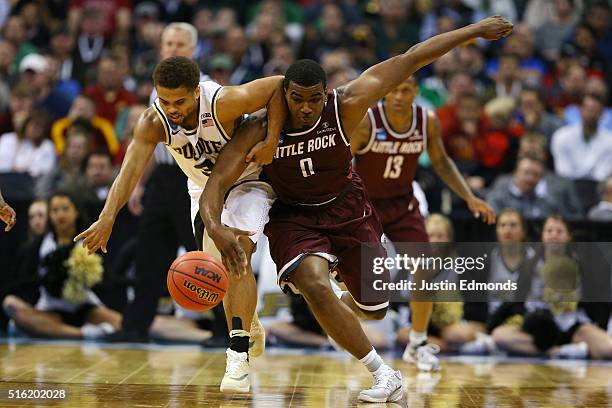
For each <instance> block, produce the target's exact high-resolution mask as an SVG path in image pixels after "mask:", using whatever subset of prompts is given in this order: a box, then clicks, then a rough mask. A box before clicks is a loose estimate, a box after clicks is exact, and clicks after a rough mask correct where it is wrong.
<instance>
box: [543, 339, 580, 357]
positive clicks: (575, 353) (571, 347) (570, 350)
mask: <svg viewBox="0 0 612 408" xmlns="http://www.w3.org/2000/svg"><path fill="white" fill-rule="evenodd" d="M588 356H589V346H588V344H587V343H586V342H584V341H581V342H579V343H569V344H564V345H562V346H561V347H559V350H558V351H557V352H556V353H554V354H551V357H553V358H555V357H557V358H587V357H588Z"/></svg>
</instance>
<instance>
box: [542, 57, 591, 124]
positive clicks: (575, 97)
mask: <svg viewBox="0 0 612 408" xmlns="http://www.w3.org/2000/svg"><path fill="white" fill-rule="evenodd" d="M564 64H566V65H567V67H563V66H561V65H562V64H561V61H560V62H558V63H557V68H558V69H559V72H557V73H556V75H555V80H554V82H552V83H550V84H549V85H548V87H547V95H546V105H547V106H549V107H550V108H551V109H552V111H553V112H554V113H557V114H559V115H561V113H562V112H563V110H564V109H565V108H566V107H567V106H568V105H572V104H580V102H581V101H582V97H583V95H584V84H585V82H586V81H587V78H588V77H587V72H586V70H585V69H584V67H583V66H582V65H580V64H579V63H578V62H577V61H576V60H575V59H571V60H570V61H565V62H564Z"/></svg>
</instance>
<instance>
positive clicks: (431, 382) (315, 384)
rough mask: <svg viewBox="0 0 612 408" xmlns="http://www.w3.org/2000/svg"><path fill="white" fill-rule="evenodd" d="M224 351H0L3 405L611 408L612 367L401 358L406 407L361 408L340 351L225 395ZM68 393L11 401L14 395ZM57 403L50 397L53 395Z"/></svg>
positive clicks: (43, 346) (300, 356)
mask: <svg viewBox="0 0 612 408" xmlns="http://www.w3.org/2000/svg"><path fill="white" fill-rule="evenodd" d="M224 365H225V354H224V353H223V351H214V352H204V351H202V350H200V349H199V348H197V347H195V346H193V347H192V346H183V347H176V346H172V347H171V346H153V345H151V346H140V347H137V348H135V347H131V348H126V347H125V346H121V345H97V344H91V343H89V344H88V343H76V342H74V343H63V342H59V343H39V344H28V343H26V344H15V343H9V344H6V343H5V344H0V407H17V406H22V407H48V406H55V407H164V408H165V407H200V406H201V407H257V408H259V407H317V408H318V407H330V408H332V407H333V408H335V407H355V406H375V407H381V406H389V407H405V406H409V407H411V408H413V407H440V408H441V407H445V408H446V407H551V408H552V407H585V408H586V407H589V408H591V407H612V363H597V362H593V363H588V362H584V361H560V362H552V361H537V360H512V359H505V358H492V357H480V358H476V357H472V358H465V357H454V358H453V357H448V358H445V359H444V361H443V369H442V371H441V373H439V374H423V373H421V374H418V373H417V372H416V370H415V369H414V368H413V367H412V366H410V365H408V364H405V363H403V362H401V361H400V360H395V361H394V365H395V366H396V367H397V368H399V369H401V370H402V373H403V376H404V384H405V388H406V396H405V398H404V400H403V401H401V403H400V404H374V405H372V404H358V403H357V394H358V392H359V390H360V389H362V388H364V387H367V386H369V385H370V377H369V375H368V374H367V373H366V371H365V369H363V368H362V367H361V366H360V364H358V363H356V362H354V361H353V360H351V359H350V358H348V357H346V356H345V355H343V354H341V353H311V354H305V353H302V352H292V351H287V350H278V349H277V350H270V351H269V352H268V353H267V354H266V356H264V357H262V358H260V359H254V360H253V362H252V383H253V392H252V393H251V394H248V395H246V396H240V395H224V394H221V393H220V392H219V391H218V386H219V381H220V379H221V376H222V375H223V372H224V368H225V366H224ZM35 389H38V390H65V391H66V392H67V397H66V399H64V400H61V401H60V400H43V399H38V400H19V401H17V400H14V399H13V400H11V399H9V398H8V393H9V390H20V391H21V392H23V391H24V390H35ZM47 395H49V393H47Z"/></svg>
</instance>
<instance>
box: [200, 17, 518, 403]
mask: <svg viewBox="0 0 612 408" xmlns="http://www.w3.org/2000/svg"><path fill="white" fill-rule="evenodd" d="M511 31H512V24H510V23H509V22H507V21H506V20H505V19H503V18H501V17H491V18H487V19H485V20H483V21H481V22H479V23H477V24H473V25H470V26H467V27H464V28H461V29H458V30H455V31H452V32H448V33H444V34H440V35H438V36H436V37H433V38H431V39H429V40H427V41H425V42H423V43H421V44H418V45H416V46H415V47H413V48H411V49H410V50H409V51H407V52H406V53H404V54H401V55H398V56H396V57H393V58H390V59H388V60H386V61H384V62H382V63H380V64H377V65H375V66H373V67H371V68H370V69H368V70H367V71H365V72H364V73H363V74H362V75H361V76H360V77H359V78H357V79H356V80H354V81H352V82H350V83H349V84H347V85H346V86H343V87H341V88H338V89H333V90H331V91H328V90H327V88H326V76H325V72H324V71H323V69H322V68H321V66H320V65H319V64H317V63H316V62H314V61H312V60H300V61H298V62H296V63H294V64H293V65H291V66H290V67H289V69H288V70H287V72H286V74H285V80H284V88H285V99H286V101H287V107H288V110H289V113H290V114H289V117H288V118H287V121H286V123H285V127H284V130H283V132H282V133H281V135H280V142H279V145H278V147H277V149H276V155H275V156H274V160H273V161H272V163H271V164H270V165H268V166H266V167H264V169H263V179H264V180H265V181H267V182H268V183H270V184H271V186H272V187H273V189H274V191H275V192H276V194H277V200H276V202H275V203H274V205H273V207H272V209H271V210H270V214H269V216H270V221H269V222H268V224H267V226H266V228H265V233H266V235H267V236H268V238H269V241H270V252H271V255H272V259H273V260H274V262H275V263H276V265H277V268H278V282H279V284H280V286H281V287H283V288H284V289H291V290H292V291H293V292H295V293H298V292H299V293H301V294H302V296H304V298H305V299H306V302H307V303H308V305H309V307H310V309H311V310H312V312H313V314H314V315H315V317H316V319H317V321H318V322H319V324H320V325H321V327H323V329H324V330H325V331H326V332H327V334H328V335H329V336H330V337H331V338H332V339H334V340H335V341H336V342H337V343H338V344H340V346H342V347H343V348H344V349H346V350H347V351H349V353H351V354H352V355H353V356H354V357H355V358H357V359H359V360H360V361H361V362H362V363H363V364H364V365H365V366H366V368H367V369H368V370H369V371H370V372H371V373H372V374H373V376H374V385H373V387H372V388H370V389H367V390H364V391H362V392H361V393H360V394H359V400H360V401H365V402H394V401H398V400H399V399H401V397H402V395H403V391H402V389H403V388H402V379H401V373H400V372H399V371H394V370H393V369H392V368H390V367H389V366H387V365H386V364H384V362H383V361H382V359H381V358H380V357H379V356H378V354H377V353H376V351H375V350H374V349H373V347H372V345H371V344H370V342H369V341H368V339H367V337H366V336H365V334H364V333H363V330H362V329H361V326H360V323H359V320H358V319H357V316H361V317H364V318H370V319H381V318H383V317H384V316H385V314H386V310H387V308H388V305H389V294H388V292H386V291H377V290H375V289H374V285H373V283H374V281H380V282H382V283H384V282H386V281H388V280H389V272H388V271H386V270H385V271H383V272H382V273H380V274H376V273H374V271H373V268H372V261H373V258H374V257H384V256H385V251H384V249H383V247H382V245H381V238H382V233H383V231H382V226H381V224H380V221H379V220H378V217H377V216H376V214H375V212H374V209H373V206H372V204H371V203H370V200H369V198H368V196H367V193H366V191H365V188H364V186H363V183H362V181H361V179H360V178H359V176H358V175H357V173H356V172H354V171H353V169H352V165H351V161H352V155H351V151H350V141H349V138H348V135H350V134H352V133H353V132H354V130H355V129H356V128H357V126H358V125H359V123H360V122H361V120H362V119H363V116H364V115H365V113H366V112H367V110H368V108H369V107H370V106H371V105H372V104H373V103H375V102H376V101H377V100H379V99H381V98H382V97H383V96H385V95H386V94H387V93H389V92H390V91H391V90H392V89H394V88H395V87H396V86H398V85H399V84H400V83H401V82H403V81H404V80H406V79H407V78H408V77H409V76H410V75H412V74H413V73H414V72H415V71H417V70H418V69H420V68H421V67H423V66H425V65H427V64H429V63H431V62H432V61H434V60H435V59H436V58H439V57H440V56H442V55H443V54H445V53H446V52H448V51H450V50H451V49H452V48H454V47H456V46H458V45H460V44H461V43H463V42H465V41H468V40H471V39H475V38H478V37H483V38H486V39H489V40H494V39H499V38H501V37H503V36H506V35H508V34H509V33H510V32H511ZM251 130H253V131H246V132H242V136H241V137H238V138H235V139H233V140H232V141H230V142H228V144H227V145H226V146H225V148H224V149H223V151H222V152H221V155H220V156H219V160H218V161H217V163H216V165H215V168H214V169H213V172H212V173H211V177H210V179H209V180H208V183H207V185H206V188H205V192H204V194H203V197H204V196H205V197H206V200H201V201H200V214H201V216H202V219H203V221H204V224H205V226H206V229H207V231H208V234H209V236H210V237H211V238H212V239H213V241H214V242H215V245H216V247H217V248H218V249H219V251H220V252H221V254H222V256H223V257H224V260H225V263H226V265H228V266H229V267H230V269H234V268H235V269H237V270H239V271H240V270H242V269H244V268H245V267H246V257H245V255H244V253H243V250H242V248H241V247H240V245H239V244H238V241H237V239H236V235H249V232H248V231H237V230H236V229H230V228H227V227H225V226H223V224H222V223H221V210H222V208H223V201H224V197H226V194H227V193H228V192H229V190H230V188H231V186H232V185H233V183H234V182H235V181H236V180H237V179H238V177H239V175H240V173H241V172H242V170H243V169H244V168H245V165H246V163H245V158H246V155H247V153H248V149H249V148H250V147H251V146H253V145H255V144H256V143H257V142H258V141H259V140H261V139H263V138H264V137H265V126H263V125H261V126H259V127H257V126H252V127H251ZM362 262H363V265H362ZM336 265H337V266H338V270H339V271H340V274H341V278H342V280H343V281H344V283H345V284H346V286H347V288H348V290H349V293H345V294H344V295H343V296H342V298H341V299H338V297H336V295H335V293H334V291H333V290H332V288H331V285H330V281H329V274H330V271H331V269H332V267H334V266H336ZM362 266H363V268H362Z"/></svg>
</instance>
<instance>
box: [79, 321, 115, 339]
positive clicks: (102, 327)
mask: <svg viewBox="0 0 612 408" xmlns="http://www.w3.org/2000/svg"><path fill="white" fill-rule="evenodd" d="M114 332H115V328H114V327H113V325H112V324H110V323H107V322H104V323H100V324H91V323H85V324H84V325H83V326H81V335H82V336H83V338H86V339H99V338H101V337H104V336H107V335H109V334H113V333H114Z"/></svg>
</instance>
